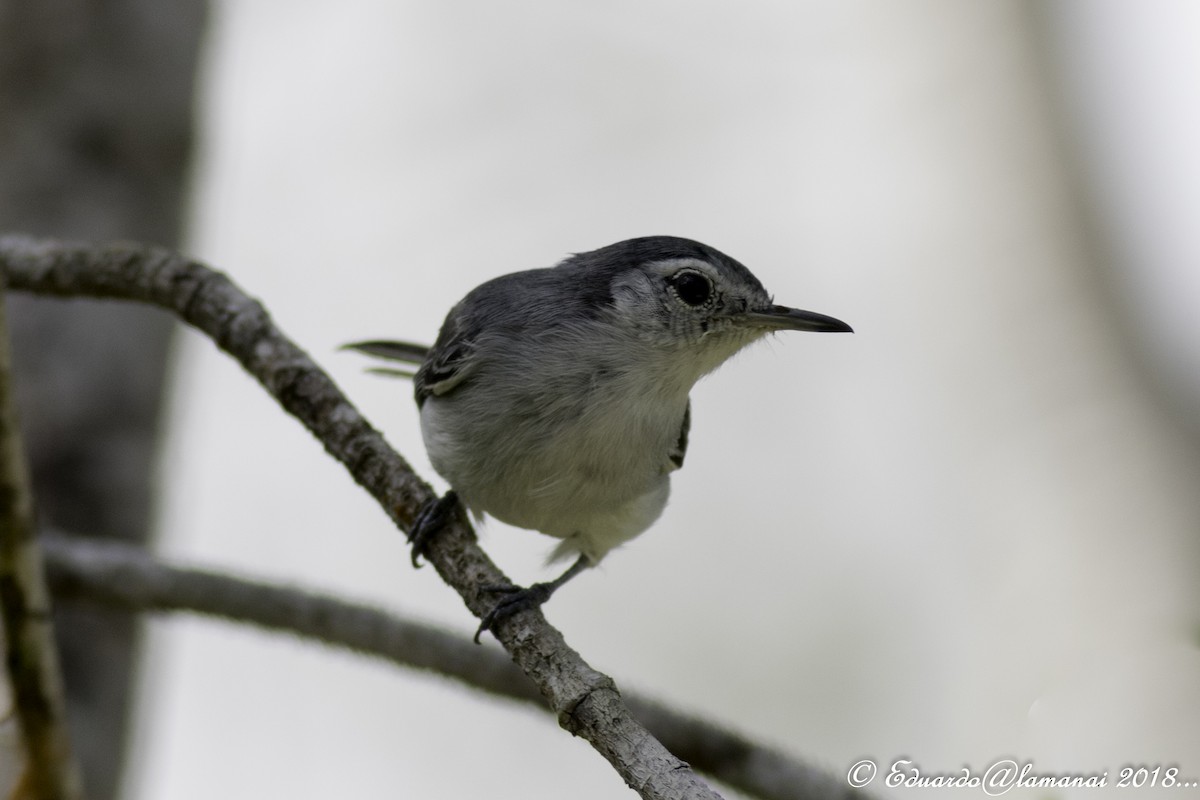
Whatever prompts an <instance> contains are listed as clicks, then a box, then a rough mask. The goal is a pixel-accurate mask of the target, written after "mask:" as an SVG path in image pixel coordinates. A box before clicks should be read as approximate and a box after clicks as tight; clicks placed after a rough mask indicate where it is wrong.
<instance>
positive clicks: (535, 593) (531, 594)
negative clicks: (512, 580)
mask: <svg viewBox="0 0 1200 800" xmlns="http://www.w3.org/2000/svg"><path fill="white" fill-rule="evenodd" d="M556 588H558V587H557V586H555V585H554V584H552V583H534V584H531V585H530V586H529V587H528V588H523V587H521V586H513V585H501V586H495V585H493V586H484V587H483V591H485V592H489V593H491V594H503V595H507V596H506V597H503V598H501V599H500V601H499V602H498V603H496V605H495V607H493V608H492V610H491V611H489V612H488V613H487V614H485V615H484V616H483V619H482V620H480V622H479V628H478V629H477V630H476V631H475V644H479V637H480V635H482V634H483V632H484V631H491V630H495V627H496V623H498V622H500V621H502V620H505V619H508V618H509V617H511V616H512V615H513V614H517V613H520V612H522V611H529V610H530V609H534V608H540V607H541V606H542V604H543V603H545V602H546V601H547V600H549V599H550V595H551V594H553V593H554V590H555V589H556Z"/></svg>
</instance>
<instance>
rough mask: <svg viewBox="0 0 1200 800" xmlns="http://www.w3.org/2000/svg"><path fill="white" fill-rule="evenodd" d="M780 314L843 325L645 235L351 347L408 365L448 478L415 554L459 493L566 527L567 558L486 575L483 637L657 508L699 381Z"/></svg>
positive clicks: (509, 278) (552, 528)
mask: <svg viewBox="0 0 1200 800" xmlns="http://www.w3.org/2000/svg"><path fill="white" fill-rule="evenodd" d="M780 330H797V331H844V332H851V328H850V326H849V325H847V324H846V323H844V322H842V321H840V320H837V319H834V318H833V317H827V316H825V315H823V314H816V313H813V312H811V311H801V310H799V309H794V308H787V307H785V306H778V305H775V304H774V303H773V302H772V300H771V296H770V295H769V294H767V291H766V289H764V288H763V286H762V284H761V283H759V281H758V279H757V278H755V277H754V275H753V274H752V273H751V272H750V270H748V269H746V268H745V267H744V266H742V265H741V264H739V263H738V262H737V261H734V260H733V259H732V258H730V257H729V256H727V255H725V254H723V253H721V252H719V251H717V250H714V249H713V248H711V247H709V246H707V245H704V244H701V243H700V242H695V241H692V240H690V239H681V238H676V237H672V236H648V237H644V238H640V239H629V240H626V241H623V242H617V243H616V244H612V245H609V246H608V247H602V248H600V249H599V250H593V251H591V252H588V253H578V254H576V255H574V256H571V257H570V258H567V259H566V260H564V261H563V262H561V263H560V264H558V265H557V266H555V267H552V268H548V269H532V270H527V271H525V272H514V273H513V274H511V275H504V276H502V277H499V278H495V279H493V280H490V281H488V282H487V283H484V284H482V285H481V286H479V287H478V288H476V289H475V290H474V291H472V292H471V293H470V294H468V295H467V296H466V297H464V298H463V299H462V301H461V302H459V303H458V305H456V306H454V308H452V309H451V310H450V313H449V314H448V315H447V316H446V321H445V323H443V325H442V330H441V333H440V334H439V335H438V339H437V343H436V344H435V345H434V346H433V347H432V348H431V349H426V348H425V347H422V346H420V345H413V344H408V343H405V342H388V341H368V342H357V343H354V344H349V345H346V347H348V348H351V349H355V350H359V351H362V352H364V353H368V354H370V355H374V356H378V357H381V358H386V359H392V360H396V361H402V362H407V363H409V364H412V365H414V366H417V367H418V369H417V370H416V373H415V383H416V399H417V406H418V407H419V408H420V413H421V433H422V435H423V437H424V440H425V447H426V449H427V450H428V451H429V457H430V460H431V461H432V462H433V467H434V469H436V470H437V471H438V473H439V474H440V475H441V476H442V477H443V478H445V479H446V480H447V481H448V482H449V483H450V487H451V491H450V492H448V493H447V494H446V496H445V497H443V498H442V499H441V500H439V501H437V502H436V503H433V504H430V506H428V507H426V508H425V509H423V510H422V512H421V514H420V515H419V517H418V520H417V522H416V524H415V525H414V527H413V531H412V532H411V533H410V539H412V540H413V558H414V563H416V557H417V555H418V554H419V553H420V552H421V549H422V547H423V545H424V543H425V542H426V541H427V540H428V537H429V536H430V535H432V534H433V533H434V532H436V530H437V528H439V527H440V526H441V525H442V524H444V522H445V521H446V518H447V516H448V515H449V514H450V513H452V511H453V509H454V507H455V505H456V504H457V503H458V502H459V500H460V499H461V501H462V503H463V504H465V505H466V507H467V508H468V509H470V510H471V511H472V512H473V513H474V514H475V516H476V517H481V516H482V515H484V514H490V515H491V516H493V517H495V518H496V519H499V520H501V521H503V522H507V523H509V524H510V525H515V526H517V527H520V528H529V529H532V530H536V531H541V532H542V533H545V534H548V535H550V536H554V537H556V538H558V539H561V540H562V542H561V543H560V544H559V545H558V546H557V547H556V548H555V549H554V552H553V554H552V555H551V559H550V560H551V561H558V560H561V559H565V558H568V557H571V556H576V557H577V558H576V560H575V562H574V564H573V565H572V566H571V567H570V568H569V569H568V570H567V571H566V572H564V573H563V574H562V575H561V576H559V577H558V578H556V579H555V580H553V581H549V582H547V583H535V584H533V585H532V586H530V587H528V588H524V589H523V588H520V587H516V586H501V587H489V589H490V590H491V591H494V592H497V593H500V594H503V595H504V596H503V597H502V598H501V599H500V601H499V603H498V604H497V605H496V607H495V608H494V609H493V610H492V611H491V612H490V613H489V614H487V615H486V616H485V617H484V619H483V621H482V622H481V624H480V626H479V630H478V631H477V632H476V634H475V636H476V640H477V641H478V638H479V634H480V633H482V632H483V631H485V630H488V629H491V628H492V627H493V626H494V625H496V624H497V623H498V622H500V621H501V620H503V619H505V618H507V617H508V616H510V615H512V614H514V613H516V612H517V611H521V610H525V609H528V608H532V607H536V606H539V605H541V604H542V603H544V602H545V601H546V600H547V599H549V597H550V595H551V594H553V593H554V591H555V590H557V589H558V588H559V587H560V586H562V585H563V584H564V583H566V582H567V581H568V580H570V579H571V578H573V577H574V576H575V575H577V574H579V573H580V572H582V571H583V570H584V569H586V568H587V567H591V566H595V565H596V564H598V563H600V560H601V559H603V558H604V556H605V555H606V554H607V553H608V552H609V551H610V550H612V549H613V548H614V547H616V546H617V545H620V544H622V543H624V542H627V541H629V540H630V539H632V538H633V537H635V536H637V535H638V534H640V533H641V532H642V531H644V530H646V528H648V527H650V525H651V524H652V523H653V522H654V521H655V520H656V519H658V516H659V515H660V514H661V513H662V510H663V507H664V506H665V505H666V503H667V495H668V494H669V492H670V484H671V473H672V472H674V471H675V470H677V469H679V468H680V467H681V466H683V458H684V455H685V453H686V452H687V445H688V429H689V427H690V421H691V409H690V403H689V400H688V393H689V392H690V391H691V388H692V386H693V384H695V383H696V381H697V380H699V379H700V378H701V377H702V376H704V375H705V374H707V373H709V372H712V371H713V370H714V369H716V368H717V367H718V366H720V365H721V364H722V363H723V362H724V361H725V360H726V359H728V358H729V357H730V356H732V355H733V354H734V353H736V352H737V351H739V350H741V349H742V348H743V347H745V346H746V345H748V344H750V343H751V342H754V341H756V340H758V339H761V338H762V337H763V336H765V335H766V334H768V333H772V332H774V331H780ZM378 371H379V372H384V373H387V374H397V375H411V374H412V373H406V372H404V371H401V370H393V369H380V370H378Z"/></svg>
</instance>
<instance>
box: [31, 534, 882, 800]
mask: <svg viewBox="0 0 1200 800" xmlns="http://www.w3.org/2000/svg"><path fill="white" fill-rule="evenodd" d="M44 546H45V553H46V562H47V569H48V575H49V581H50V585H51V588H52V590H53V591H54V593H55V595H56V596H57V597H59V598H60V599H61V598H73V599H81V600H86V601H89V602H92V603H102V604H108V605H113V606H117V607H120V608H125V609H130V610H133V611H143V612H144V611H193V612H198V613H201V614H210V615H214V616H218V617H222V618H224V619H227V620H230V621H233V622H242V623H249V624H253V625H259V626H262V627H264V628H269V629H273V630H277V631H284V632H288V633H292V634H295V635H297V636H301V637H303V638H307V639H312V640H315V641H320V642H323V643H325V644H328V645H332V646H335V647H344V648H348V649H351V650H355V651H358V652H360V653H365V654H367V655H373V656H378V657H381V658H384V659H387V660H388V661H391V662H393V663H395V664H398V665H400V666H404V667H409V668H414V669H421V670H431V671H434V672H437V673H439V674H441V675H445V676H447V677H451V678H455V679H457V680H459V681H462V682H463V683H465V684H467V685H469V686H470V687H472V688H474V689H478V690H482V691H484V692H488V693H491V694H494V695H497V696H501V697H505V698H508V699H510V700H517V701H520V702H522V703H528V704H531V705H532V706H534V707H535V708H537V709H539V710H541V711H543V712H544V711H549V708H548V707H547V706H546V701H545V699H544V698H543V697H542V695H541V693H540V692H539V691H538V689H537V687H536V686H535V685H534V684H533V683H532V682H531V681H530V680H529V678H528V677H526V676H525V674H524V673H523V672H521V670H519V669H518V668H517V667H516V666H515V665H514V664H513V662H512V660H511V659H509V658H508V656H507V655H506V654H505V653H504V652H502V651H501V650H499V649H497V648H495V647H492V646H491V645H488V646H485V647H479V646H478V645H476V644H475V643H474V642H473V641H472V640H471V638H470V637H468V636H460V635H456V634H453V633H449V632H447V631H446V630H444V629H442V628H438V627H434V626H431V625H427V624H424V623H421V622H417V621H415V620H412V619H407V618H405V617H403V616H400V615H397V614H395V613H388V612H384V611H381V610H379V609H377V608H372V607H369V606H363V605H358V604H355V603H351V602H347V601H345V600H342V599H338V598H334V597H330V596H327V595H321V594H314V593H312V592H310V591H306V590H303V589H300V588H298V587H291V586H274V585H271V584H269V583H263V582H258V581H251V580H247V579H243V578H237V577H233V576H231V575H227V574H223V573H219V572H212V571H206V570H199V569H194V568H181V567H174V566H171V565H169V564H164V563H162V562H160V561H157V560H155V559H154V558H152V557H150V556H149V555H148V554H147V553H145V552H144V551H141V550H139V549H137V548H134V547H130V546H127V545H121V544H101V543H94V542H88V541H83V540H71V539H70V538H68V537H65V536H62V535H56V536H53V537H50V538H47V539H45V545H44ZM622 696H623V698H624V700H625V702H626V703H627V704H628V705H629V707H630V708H631V709H632V710H633V711H634V713H635V715H636V716H637V717H638V718H639V719H640V720H641V722H642V723H643V724H644V725H645V726H646V727H647V728H649V729H650V731H651V733H653V734H654V735H655V737H656V738H658V739H660V740H661V741H662V742H663V743H664V744H665V745H667V747H668V748H669V749H670V750H671V751H672V752H673V753H675V754H676V755H678V756H679V757H680V758H682V759H684V760H685V761H687V762H688V763H690V764H691V765H692V767H693V768H694V769H697V770H699V771H701V772H704V773H707V774H709V775H711V776H712V777H713V778H716V779H717V780H719V781H722V782H723V783H725V784H727V785H729V786H732V787H734V788H736V789H740V790H741V791H744V792H747V793H748V794H750V795H752V796H754V797H761V798H767V799H768V800H833V799H834V798H845V799H846V800H850V798H864V799H865V798H866V797H867V795H866V794H864V793H861V792H858V791H855V790H852V789H850V788H849V787H848V786H846V785H845V784H844V781H843V780H842V778H841V776H840V775H833V774H831V773H829V772H826V771H824V770H821V769H818V768H816V767H814V766H811V765H808V764H804V763H802V762H800V761H797V760H795V759H793V758H790V757H788V756H786V755H784V754H783V753H781V752H780V751H778V750H775V749H773V748H771V747H768V746H766V745H764V744H761V743H758V742H754V741H751V740H749V739H747V738H745V737H743V736H739V735H737V734H735V733H732V732H731V731H730V730H728V729H727V728H724V727H721V726H719V725H715V724H712V723H709V722H706V721H704V720H702V719H700V718H698V717H694V716H690V715H686V714H682V713H680V712H678V711H674V710H671V709H669V708H667V707H666V706H664V705H662V704H661V703H658V702H656V701H654V700H651V699H649V698H647V697H643V696H641V695H639V694H637V693H635V692H623V693H622Z"/></svg>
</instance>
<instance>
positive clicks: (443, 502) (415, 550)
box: [408, 489, 458, 569]
mask: <svg viewBox="0 0 1200 800" xmlns="http://www.w3.org/2000/svg"><path fill="white" fill-rule="evenodd" d="M457 505H458V494H457V493H456V492H455V491H454V490H453V489H451V490H450V491H448V492H446V493H445V494H444V495H442V496H441V497H439V498H437V499H435V500H430V501H429V502H427V503H426V504H425V505H423V506H421V510H420V511H418V512H417V516H416V518H415V519H414V520H413V524H412V529H411V530H410V531H409V532H408V541H409V544H411V545H412V565H413V567H414V568H416V569H420V567H421V564H420V562H419V561H418V559H419V558H420V557H421V556H423V555H425V548H426V546H428V544H429V542H431V541H432V540H433V537H434V536H436V535H437V532H438V531H440V530H441V529H442V528H444V527H446V523H447V522H449V521H450V515H451V514H453V513H454V509H455V507H456V506H457Z"/></svg>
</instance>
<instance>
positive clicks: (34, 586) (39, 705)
mask: <svg viewBox="0 0 1200 800" xmlns="http://www.w3.org/2000/svg"><path fill="white" fill-rule="evenodd" d="M5 293H6V292H5V289H4V280H3V277H2V276H0V645H3V647H2V649H3V652H4V666H5V668H6V669H5V671H4V673H3V675H4V678H5V686H4V687H3V688H4V689H6V690H7V691H0V699H7V700H9V702H8V703H5V705H6V706H7V707H6V708H5V709H4V710H3V712H2V723H0V724H2V725H3V726H4V727H7V726H8V725H9V724H11V725H13V726H14V727H15V728H16V733H17V736H16V737H15V738H16V739H17V740H18V741H17V742H16V746H15V747H11V748H6V747H0V778H4V781H3V783H4V784H5V785H0V790H2V791H4V792H5V796H11V797H12V798H14V800H82V797H83V791H82V789H83V787H82V784H81V783H80V780H79V770H78V766H77V765H76V763H75V760H74V758H73V756H72V754H71V744H70V736H69V734H68V733H67V718H66V698H65V697H64V693H63V686H62V673H61V671H60V667H59V663H58V652H57V649H56V647H55V645H54V636H53V627H52V624H51V620H50V592H49V591H48V590H47V588H46V576H45V574H44V571H43V567H42V557H41V552H40V546H39V543H38V537H37V529H36V525H35V522H34V510H33V495H32V491H31V487H30V483H29V472H28V466H27V465H26V463H25V453H24V450H23V448H22V446H21V433H20V431H19V430H18V428H17V413H16V408H15V404H14V403H13V386H12V379H13V374H12V360H11V358H10V355H9V349H8V324H7V319H6V314H5V305H6V303H5ZM6 696H7V697H6ZM14 778H15V779H16V780H15V783H14V781H13V779H14ZM10 791H11V792H12V794H11V795H9V794H8V793H9V792H10Z"/></svg>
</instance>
